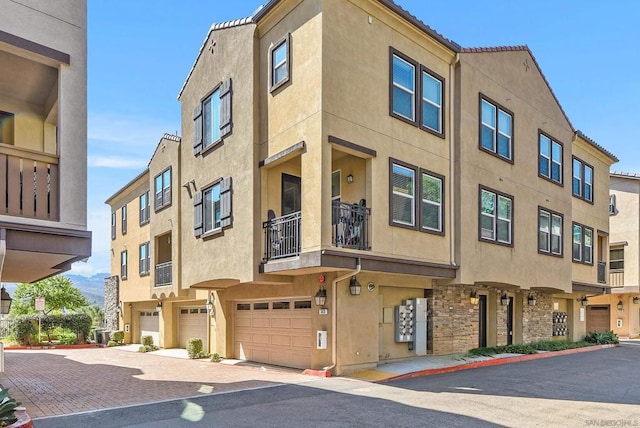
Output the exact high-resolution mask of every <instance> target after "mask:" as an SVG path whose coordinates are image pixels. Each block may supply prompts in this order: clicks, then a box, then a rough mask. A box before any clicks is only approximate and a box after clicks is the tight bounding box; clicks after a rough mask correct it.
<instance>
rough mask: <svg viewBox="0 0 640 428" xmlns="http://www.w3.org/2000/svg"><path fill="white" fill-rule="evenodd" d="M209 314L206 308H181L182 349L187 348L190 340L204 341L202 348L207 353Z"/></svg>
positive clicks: (179, 334)
mask: <svg viewBox="0 0 640 428" xmlns="http://www.w3.org/2000/svg"><path fill="white" fill-rule="evenodd" d="M208 320H209V318H208V314H207V309H206V308H180V318H179V319H178V342H179V344H180V347H181V348H186V347H187V342H188V341H189V339H195V338H199V339H202V347H203V349H204V350H205V351H206V350H207V349H208V345H207V322H208Z"/></svg>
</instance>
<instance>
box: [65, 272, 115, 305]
mask: <svg viewBox="0 0 640 428" xmlns="http://www.w3.org/2000/svg"><path fill="white" fill-rule="evenodd" d="M63 276H66V277H67V278H69V279H70V280H71V282H73V286H74V287H76V288H77V289H79V290H80V291H81V292H82V294H83V295H84V297H86V298H87V300H88V301H89V302H91V303H95V304H97V305H98V306H100V307H101V308H103V307H104V279H105V278H106V277H108V276H110V274H109V273H97V274H95V275H93V276H90V277H86V276H80V275H70V274H63Z"/></svg>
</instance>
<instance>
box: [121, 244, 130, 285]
mask: <svg viewBox="0 0 640 428" xmlns="http://www.w3.org/2000/svg"><path fill="white" fill-rule="evenodd" d="M127 271H128V267H127V250H124V251H121V252H120V278H121V279H122V280H125V279H127V273H128V272H127Z"/></svg>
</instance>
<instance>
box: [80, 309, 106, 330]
mask: <svg viewBox="0 0 640 428" xmlns="http://www.w3.org/2000/svg"><path fill="white" fill-rule="evenodd" d="M80 311H81V312H82V313H83V314H87V315H89V316H90V317H91V322H92V323H93V325H98V326H99V325H100V323H101V322H102V319H103V318H104V312H103V311H102V309H100V306H98V305H95V304H94V305H91V306H85V307H83V308H81V309H80Z"/></svg>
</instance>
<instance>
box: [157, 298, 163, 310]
mask: <svg viewBox="0 0 640 428" xmlns="http://www.w3.org/2000/svg"><path fill="white" fill-rule="evenodd" d="M161 310H162V300H160V299H158V303H156V311H158V312H160V311H161Z"/></svg>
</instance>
